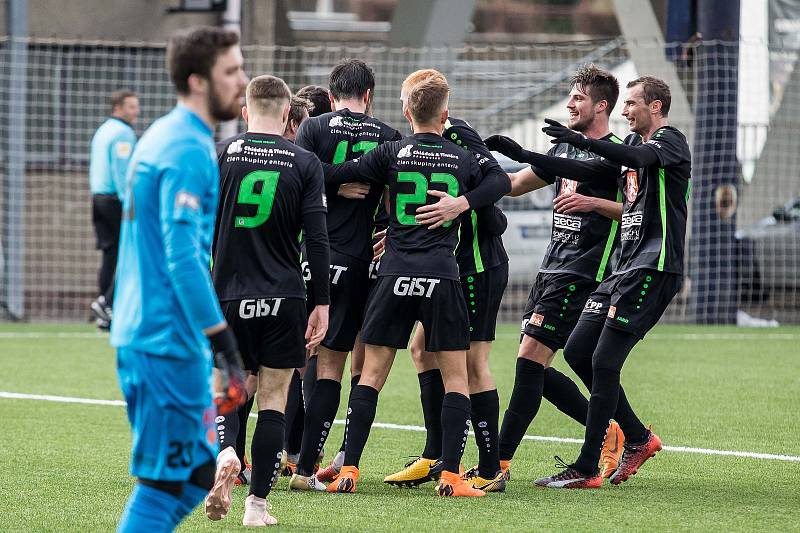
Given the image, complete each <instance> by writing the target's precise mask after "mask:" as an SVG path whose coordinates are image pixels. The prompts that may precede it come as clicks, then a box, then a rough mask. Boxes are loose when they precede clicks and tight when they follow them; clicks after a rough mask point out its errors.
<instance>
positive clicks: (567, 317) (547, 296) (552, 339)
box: [522, 272, 597, 352]
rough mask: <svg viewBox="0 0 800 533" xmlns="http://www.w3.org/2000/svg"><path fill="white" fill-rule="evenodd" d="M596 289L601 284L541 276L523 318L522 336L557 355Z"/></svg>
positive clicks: (557, 275) (570, 276)
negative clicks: (529, 338)
mask: <svg viewBox="0 0 800 533" xmlns="http://www.w3.org/2000/svg"><path fill="white" fill-rule="evenodd" d="M596 288H597V281H595V280H593V279H589V278H582V277H579V276H576V275H575V274H566V273H564V274H562V273H552V274H549V273H546V272H540V273H539V274H537V275H536V282H535V283H534V284H533V288H532V289H531V293H530V295H529V296H528V303H527V304H526V305H525V312H524V313H523V315H522V333H524V334H525V335H527V336H529V337H532V338H534V339H536V340H537V341H539V342H540V343H541V344H544V345H545V346H547V347H548V348H550V349H551V350H553V351H554V352H555V351H557V350H560V349H561V348H563V347H564V346H565V345H566V344H567V339H568V338H569V335H570V333H572V330H573V329H575V324H577V323H578V319H579V318H580V316H581V310H582V309H583V304H584V303H585V302H586V299H587V298H588V297H589V295H590V294H592V291H594V290H595V289H596Z"/></svg>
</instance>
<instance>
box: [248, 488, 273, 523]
mask: <svg viewBox="0 0 800 533" xmlns="http://www.w3.org/2000/svg"><path fill="white" fill-rule="evenodd" d="M271 508H272V505H270V503H269V500H267V499H266V498H258V497H256V496H255V495H253V494H251V495H249V496H248V497H247V499H245V501H244V518H242V525H243V526H250V527H265V526H274V525H275V524H277V523H278V519H277V518H275V517H274V516H272V515H271V514H269V511H270V509H271Z"/></svg>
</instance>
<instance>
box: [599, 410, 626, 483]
mask: <svg viewBox="0 0 800 533" xmlns="http://www.w3.org/2000/svg"><path fill="white" fill-rule="evenodd" d="M624 444H625V434H624V433H622V429H620V427H619V424H617V423H616V422H614V421H613V420H612V421H611V423H610V424H609V425H608V430H607V431H606V438H605V439H604V440H603V450H602V451H601V452H600V471H601V473H602V474H603V478H604V479H606V478H609V477H610V476H611V474H613V473H614V470H616V469H617V467H618V466H619V459H620V457H622V451H623V450H624Z"/></svg>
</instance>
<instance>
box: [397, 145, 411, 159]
mask: <svg viewBox="0 0 800 533" xmlns="http://www.w3.org/2000/svg"><path fill="white" fill-rule="evenodd" d="M412 147H413V145H411V144H408V145H406V146H403V147H402V148H400V151H399V152H397V157H398V159H402V158H404V157H411V148H412Z"/></svg>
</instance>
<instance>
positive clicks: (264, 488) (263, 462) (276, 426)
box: [250, 409, 286, 498]
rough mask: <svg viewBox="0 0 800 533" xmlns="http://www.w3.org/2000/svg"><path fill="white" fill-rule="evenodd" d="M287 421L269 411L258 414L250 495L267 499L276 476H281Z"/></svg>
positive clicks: (251, 450)
mask: <svg viewBox="0 0 800 533" xmlns="http://www.w3.org/2000/svg"><path fill="white" fill-rule="evenodd" d="M285 428H286V420H285V418H284V416H283V413H281V412H279V411H273V410H271V409H267V410H264V411H259V412H258V422H257V423H256V430H255V431H254V432H253V444H252V446H251V447H250V454H251V455H252V456H253V477H252V478H251V479H250V494H253V495H255V496H256V497H257V498H266V497H267V494H269V491H270V489H271V488H272V482H273V481H274V479H275V476H278V475H280V466H281V451H282V450H283V433H284V430H285Z"/></svg>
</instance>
